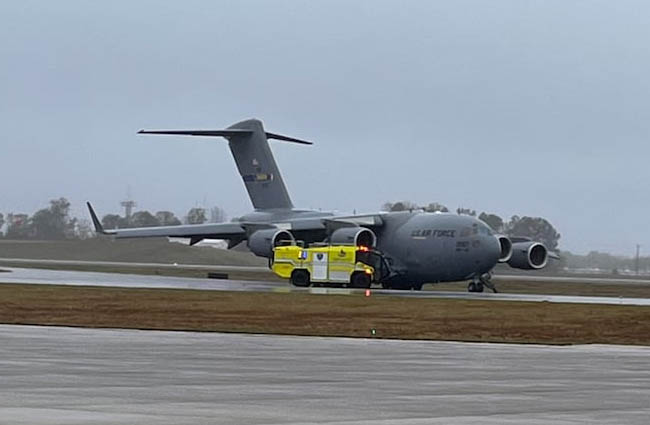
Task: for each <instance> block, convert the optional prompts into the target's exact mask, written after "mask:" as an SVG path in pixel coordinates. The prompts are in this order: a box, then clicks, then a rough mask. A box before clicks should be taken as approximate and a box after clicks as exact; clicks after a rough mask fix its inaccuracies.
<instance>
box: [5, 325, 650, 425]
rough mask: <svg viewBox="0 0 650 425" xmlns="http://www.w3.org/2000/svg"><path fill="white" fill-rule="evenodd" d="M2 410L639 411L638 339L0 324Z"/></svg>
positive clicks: (28, 416)
mask: <svg viewBox="0 0 650 425" xmlns="http://www.w3.org/2000/svg"><path fill="white" fill-rule="evenodd" d="M0 375H1V376H2V385H1V386H0V423H11V424H109V423H110V424H151V423H156V424H178V423H192V424H233V423H237V424H316V423H318V424H325V425H335V424H336V425H342V424H346V425H361V424H398V425H416V424H417V425H421V424H449V423H454V424H547V423H557V424H577V423H602V424H610V423H629V424H634V423H638V424H645V423H647V418H648V414H650V403H649V401H650V348H644V347H625V346H596V345H594V346H569V347H550V346H534V345H523V346H522V345H508V344H468V343H450V342H422V341H396V340H392V341H391V340H364V339H345V338H313V337H285V336H262V335H239V334H214V333H186V332H156V331H133V330H106V329H104V330H96V329H74V328H48V327H29V326H0Z"/></svg>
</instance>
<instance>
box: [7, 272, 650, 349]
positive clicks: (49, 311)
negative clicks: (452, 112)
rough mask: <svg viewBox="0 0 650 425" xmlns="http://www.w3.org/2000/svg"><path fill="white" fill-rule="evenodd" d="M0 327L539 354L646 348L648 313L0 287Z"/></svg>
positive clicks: (472, 303)
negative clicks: (454, 346)
mask: <svg viewBox="0 0 650 425" xmlns="http://www.w3.org/2000/svg"><path fill="white" fill-rule="evenodd" d="M0 300H1V303H0V322H1V323H10V324H37V325H63V326H85V327H115V328H138V329H165V330H193V331H219V332H252V333H277V334H292V335H321V336H349V337H369V336H370V335H371V329H376V332H377V334H376V336H377V337H379V338H401V339H435V340H458V341H486V342H488V341H489V342H517V343H544V344H574V343H611V344H614V343H616V344H642V345H648V344H650V308H648V307H636V306H607V305H581V304H550V303H526V302H501V301H467V300H444V299H412V298H408V299H407V298H397V297H395V298H393V297H364V296H361V295H309V294H296V293H282V294H280V293H246V292H221V291H192V290H160V289H155V290H154V289H122V288H99V287H97V288H95V287H67V286H59V287H57V286H49V285H48V286H45V285H43V286H39V285H13V284H2V285H0Z"/></svg>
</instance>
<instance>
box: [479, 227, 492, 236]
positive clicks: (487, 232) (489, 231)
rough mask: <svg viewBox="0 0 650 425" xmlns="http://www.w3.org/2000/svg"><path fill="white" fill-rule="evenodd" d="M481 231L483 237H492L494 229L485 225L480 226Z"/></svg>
mask: <svg viewBox="0 0 650 425" xmlns="http://www.w3.org/2000/svg"><path fill="white" fill-rule="evenodd" d="M479 229H480V230H479V232H480V233H481V234H482V235H488V236H492V229H490V227H489V226H485V225H483V226H479Z"/></svg>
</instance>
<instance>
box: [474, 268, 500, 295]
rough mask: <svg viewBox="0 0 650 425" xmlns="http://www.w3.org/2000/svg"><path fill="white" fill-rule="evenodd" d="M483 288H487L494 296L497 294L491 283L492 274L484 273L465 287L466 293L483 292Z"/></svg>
mask: <svg viewBox="0 0 650 425" xmlns="http://www.w3.org/2000/svg"><path fill="white" fill-rule="evenodd" d="M484 287H487V288H489V289H491V290H492V292H494V293H495V294H496V293H497V292H498V291H497V288H496V287H495V286H494V284H493V283H492V274H491V273H485V274H483V275H481V276H477V277H474V279H472V281H471V282H470V283H469V285H467V291H468V292H483V289H484Z"/></svg>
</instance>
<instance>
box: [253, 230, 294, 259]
mask: <svg viewBox="0 0 650 425" xmlns="http://www.w3.org/2000/svg"><path fill="white" fill-rule="evenodd" d="M281 241H292V242H293V241H294V238H293V235H292V234H291V233H290V232H288V231H286V230H282V229H277V228H273V229H261V230H257V231H255V232H253V234H251V235H250V236H249V237H248V248H249V249H250V250H251V251H252V252H253V254H255V255H258V256H260V257H267V258H271V257H272V256H273V248H275V247H276V246H278V245H279V244H280V242H281Z"/></svg>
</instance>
